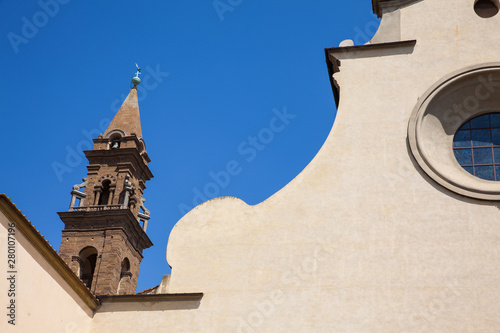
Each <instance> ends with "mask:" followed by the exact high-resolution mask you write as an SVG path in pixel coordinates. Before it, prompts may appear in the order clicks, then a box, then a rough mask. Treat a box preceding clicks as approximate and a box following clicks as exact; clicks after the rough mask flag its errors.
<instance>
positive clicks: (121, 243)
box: [58, 69, 153, 295]
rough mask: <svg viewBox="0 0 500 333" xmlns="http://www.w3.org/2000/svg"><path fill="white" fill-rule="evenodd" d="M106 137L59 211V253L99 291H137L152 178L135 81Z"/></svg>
mask: <svg viewBox="0 0 500 333" xmlns="http://www.w3.org/2000/svg"><path fill="white" fill-rule="evenodd" d="M139 74H140V69H138V72H137V73H136V76H135V77H134V78H133V79H132V83H133V84H134V86H133V87H132V89H131V90H130V93H129V94H128V96H127V98H126V99H125V101H124V102H123V104H122V106H121V107H120V109H119V110H118V112H117V114H116V115H115V117H114V119H113V120H112V122H111V124H110V125H109V127H108V128H107V129H106V132H105V133H104V135H102V134H101V135H99V137H98V138H96V139H94V147H93V149H92V150H88V151H85V156H86V157H87V159H88V160H89V164H88V166H87V169H88V173H87V177H86V178H84V182H83V183H82V184H79V185H75V186H74V187H73V191H72V192H71V194H72V199H71V204H70V208H69V211H67V212H60V213H58V214H59V216H60V218H61V220H62V221H63V222H64V224H65V227H64V230H63V231H62V242H61V247H60V249H59V255H60V256H61V258H63V260H64V261H66V263H67V264H68V265H69V266H70V267H71V269H72V270H73V271H74V272H75V274H77V275H78V276H79V277H80V278H81V279H82V281H83V282H84V283H85V284H86V285H87V287H89V288H90V290H91V291H92V292H93V293H95V294H98V295H115V294H131V293H135V289H136V286H137V278H138V275H139V266H140V264H141V260H142V258H143V256H142V251H143V250H144V249H146V248H148V247H150V246H152V245H153V243H152V242H151V240H150V239H149V237H148V236H147V235H146V225H147V221H148V220H149V211H148V210H147V209H146V208H145V207H144V201H145V199H143V193H144V190H145V189H146V181H148V180H150V179H151V178H152V177H153V174H152V173H151V171H150V170H149V168H148V163H149V162H150V159H149V157H148V154H147V152H146V145H145V143H144V140H143V139H142V130H141V122H140V115H139V105H138V101H137V85H138V84H139V83H140V79H139Z"/></svg>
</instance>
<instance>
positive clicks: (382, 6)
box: [372, 0, 423, 17]
mask: <svg viewBox="0 0 500 333" xmlns="http://www.w3.org/2000/svg"><path fill="white" fill-rule="evenodd" d="M419 1H423V0H372V7H373V13H375V14H376V15H377V16H378V17H382V14H383V12H384V10H391V9H397V8H400V7H404V6H408V5H411V4H413V3H414V2H419Z"/></svg>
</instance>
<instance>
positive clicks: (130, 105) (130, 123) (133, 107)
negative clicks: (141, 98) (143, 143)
mask: <svg viewBox="0 0 500 333" xmlns="http://www.w3.org/2000/svg"><path fill="white" fill-rule="evenodd" d="M113 130H122V131H123V132H125V135H126V136H129V135H131V134H132V133H135V134H136V135H137V137H138V138H142V130H141V116H140V114H139V102H138V100H137V86H136V85H134V87H133V88H132V89H130V92H129V94H128V96H127V98H126V99H125V101H124V102H123V104H122V106H121V107H120V109H119V110H118V112H117V113H116V115H115V117H114V118H113V120H112V121H111V124H109V126H108V128H107V129H106V132H104V136H107V135H108V133H109V132H111V131H113Z"/></svg>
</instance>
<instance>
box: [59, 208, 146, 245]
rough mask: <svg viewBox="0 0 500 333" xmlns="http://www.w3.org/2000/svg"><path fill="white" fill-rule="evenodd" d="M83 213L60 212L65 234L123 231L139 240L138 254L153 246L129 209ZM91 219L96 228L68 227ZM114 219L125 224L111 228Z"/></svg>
mask: <svg viewBox="0 0 500 333" xmlns="http://www.w3.org/2000/svg"><path fill="white" fill-rule="evenodd" d="M79 208H82V210H81V211H69V212H58V213H57V214H59V217H60V218H61V220H62V221H63V222H64V224H65V225H66V227H65V228H64V230H63V232H66V231H78V232H85V231H96V230H99V231H100V230H123V232H124V233H125V234H127V235H129V236H132V237H133V238H135V240H137V242H138V243H137V245H138V246H139V248H135V246H134V244H132V246H134V248H135V250H136V251H138V253H142V250H143V249H147V248H149V247H151V246H153V242H151V239H149V237H148V235H147V234H146V233H145V232H144V230H142V228H141V226H140V224H139V222H138V221H137V219H136V218H135V217H134V215H133V214H132V212H131V211H130V210H129V209H113V210H100V211H85V210H84V208H85V207H79ZM89 219H91V220H92V221H93V224H94V226H93V227H92V228H79V227H76V228H75V227H68V223H80V222H82V221H86V220H89ZM112 219H114V220H116V221H120V224H121V223H124V225H116V226H110V225H109V221H111V220H112Z"/></svg>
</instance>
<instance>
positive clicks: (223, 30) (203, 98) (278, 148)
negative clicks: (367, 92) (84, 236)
mask: <svg viewBox="0 0 500 333" xmlns="http://www.w3.org/2000/svg"><path fill="white" fill-rule="evenodd" d="M0 10H1V12H2V15H1V16H2V19H1V20H0V32H1V36H2V38H1V39H0V50H1V51H0V60H1V64H2V74H3V79H2V80H0V87H1V90H0V91H1V93H0V94H1V98H2V100H3V101H4V103H3V105H4V106H3V107H2V111H1V115H2V117H1V122H0V126H1V127H0V130H1V131H0V135H1V138H2V142H3V145H2V147H3V149H2V154H1V156H2V157H1V163H0V192H3V193H6V194H7V195H8V196H9V197H10V198H11V199H12V201H13V202H14V203H16V204H17V206H18V208H19V209H21V210H22V212H23V213H24V214H25V215H27V217H28V219H29V220H30V221H32V223H33V224H34V225H35V226H36V227H37V229H38V230H39V231H40V232H41V233H42V235H44V236H45V238H46V239H47V240H48V241H49V243H50V244H51V245H52V246H53V247H54V248H55V249H56V250H57V249H58V248H59V244H60V241H61V230H62V228H63V223H62V222H61V221H60V219H59V217H58V216H57V214H56V212H58V211H66V210H67V209H68V206H69V202H70V191H71V187H72V186H73V185H74V184H77V183H80V182H81V179H82V178H83V177H84V176H86V173H87V170H86V164H87V160H86V159H85V157H83V153H82V150H86V149H90V147H91V146H90V145H91V141H90V139H89V138H94V137H96V136H97V135H98V134H99V133H101V132H103V131H104V129H105V128H102V127H103V126H104V127H105V125H106V124H107V121H109V120H110V119H111V118H112V117H113V116H114V113H115V112H116V111H117V109H118V107H119V106H120V104H121V102H122V101H123V99H124V98H125V96H126V94H127V93H128V91H129V89H130V79H131V78H132V76H133V74H134V73H135V65H134V64H135V63H136V62H137V63H139V65H140V66H141V68H142V70H143V75H142V76H141V78H142V79H143V84H142V85H141V86H140V87H142V88H141V90H140V91H139V100H140V102H139V104H140V111H141V120H142V132H143V137H144V140H145V141H146V146H147V151H148V154H149V156H150V158H151V160H152V162H151V163H150V165H149V166H150V169H151V170H152V172H153V174H154V176H155V177H154V178H153V179H152V180H151V181H149V182H148V184H147V186H148V187H147V189H146V191H145V195H144V197H145V198H146V199H147V201H146V207H147V208H148V209H149V210H150V211H151V216H152V217H151V220H150V223H149V226H148V234H149V237H150V238H151V240H152V241H153V243H154V244H155V245H154V246H153V247H152V248H150V249H147V250H145V251H144V253H143V254H144V260H143V262H142V265H141V272H140V276H139V283H138V290H143V289H146V288H149V287H152V286H155V285H157V284H159V283H160V281H161V278H162V276H163V275H164V274H168V273H170V268H169V266H168V264H167V262H166V259H165V251H166V245H167V240H168V236H169V233H170V231H171V229H172V228H173V226H174V225H175V223H176V222H177V221H178V220H179V219H180V218H181V217H182V216H183V214H184V213H185V211H186V210H188V209H190V208H192V207H193V206H194V204H196V203H198V202H201V201H203V200H206V199H210V198H212V197H214V196H235V197H238V198H241V199H242V200H244V201H245V202H247V203H248V204H252V205H254V204H258V203H259V202H262V201H264V200H265V199H266V198H268V197H270V196H271V195H272V194H274V193H275V192H277V191H278V190H279V189H281V188H282V187H283V186H285V185H286V184H287V183H288V182H290V181H291V180H292V179H293V178H294V177H295V176H296V175H297V174H299V173H300V172H301V170H302V169H304V167H305V166H306V165H307V164H308V163H309V162H310V161H311V160H312V159H313V158H314V156H315V155H316V153H317V152H318V150H319V149H320V148H321V146H322V144H323V143H324V141H325V139H326V137H327V135H328V133H329V131H330V129H331V127H332V124H333V121H334V119H335V113H336V108H335V103H334V99H333V94H332V91H331V87H330V83H329V79H328V72H327V68H326V65H325V56H324V48H326V47H331V46H338V44H339V43H340V42H341V41H342V40H344V39H353V40H354V41H355V42H356V44H363V43H366V42H367V41H368V40H369V39H370V38H371V36H372V35H373V34H374V33H375V30H376V28H377V26H378V24H379V20H378V19H377V18H376V16H375V15H373V13H372V9H371V2H370V1H369V0H351V1H332V0H330V1H327V0H316V1H306V0H288V1H286V2H282V1H258V0H220V1H215V2H214V1H213V0H207V1H199V0H198V1H188V0H186V1H172V0H167V1H165V0H164V1H147V2H145V1H143V2H138V1H129V0H122V1H99V2H97V1H76V0H42V1H41V2H37V1H15V0H0ZM144 80H146V81H147V84H144V83H145V82H144ZM273 119H274V120H273ZM235 163H236V164H235ZM228 164H229V165H228ZM61 166H62V167H61ZM228 167H229V168H230V169H231V170H232V171H233V174H232V175H230V177H229V178H228V177H226V178H220V179H219V180H218V181H216V180H214V178H217V176H216V175H220V174H221V171H224V170H227V168H228ZM242 260H244V258H242ZM20 274H22V272H20Z"/></svg>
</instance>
